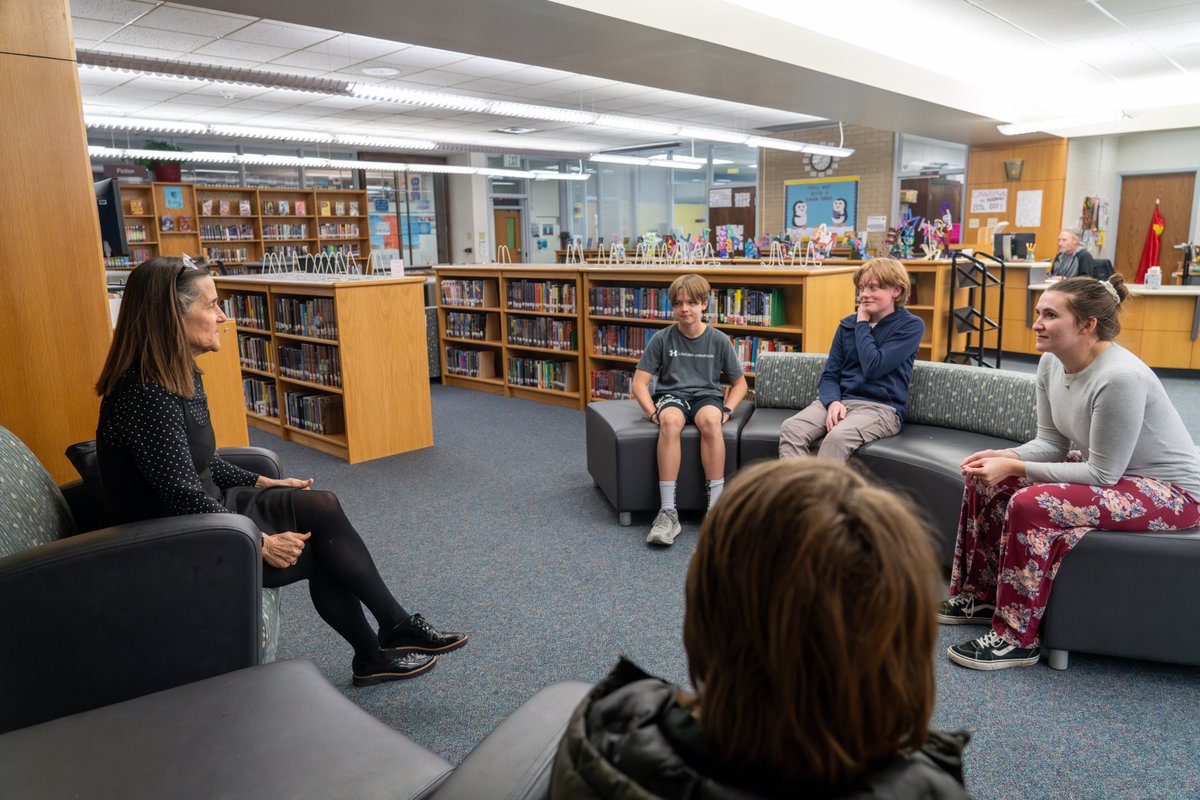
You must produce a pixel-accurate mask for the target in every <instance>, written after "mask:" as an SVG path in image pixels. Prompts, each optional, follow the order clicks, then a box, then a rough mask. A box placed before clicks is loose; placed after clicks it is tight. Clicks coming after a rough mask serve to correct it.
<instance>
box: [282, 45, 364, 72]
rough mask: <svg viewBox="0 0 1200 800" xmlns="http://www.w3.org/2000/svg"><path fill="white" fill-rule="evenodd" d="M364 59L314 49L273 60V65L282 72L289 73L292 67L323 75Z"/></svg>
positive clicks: (298, 51) (299, 51)
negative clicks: (317, 71) (315, 71)
mask: <svg viewBox="0 0 1200 800" xmlns="http://www.w3.org/2000/svg"><path fill="white" fill-rule="evenodd" d="M361 60H362V59H358V58H353V57H351V56H338V55H333V54H332V53H318V52H316V51H315V50H314V49H312V48H310V49H308V50H297V51H295V52H294V53H288V54H287V55H285V56H281V57H280V58H274V59H271V64H274V65H278V69H279V71H280V72H287V71H288V70H290V69H291V68H292V67H304V68H305V69H310V70H320V71H321V74H325V73H326V72H333V71H335V70H338V69H342V68H343V67H348V66H350V65H351V64H355V63H357V62H359V61H361Z"/></svg>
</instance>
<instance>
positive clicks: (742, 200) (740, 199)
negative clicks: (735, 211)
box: [733, 192, 750, 208]
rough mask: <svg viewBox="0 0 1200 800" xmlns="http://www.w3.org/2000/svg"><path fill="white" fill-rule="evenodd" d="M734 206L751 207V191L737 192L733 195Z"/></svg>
mask: <svg viewBox="0 0 1200 800" xmlns="http://www.w3.org/2000/svg"><path fill="white" fill-rule="evenodd" d="M733 207H734V208H749V207H750V193H749V192H735V193H734V195H733Z"/></svg>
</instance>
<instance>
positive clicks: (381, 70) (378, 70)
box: [362, 67, 400, 78]
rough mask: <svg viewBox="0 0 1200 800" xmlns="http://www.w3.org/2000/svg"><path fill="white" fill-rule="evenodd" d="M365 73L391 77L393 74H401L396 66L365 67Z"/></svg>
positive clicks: (373, 75) (379, 76)
mask: <svg viewBox="0 0 1200 800" xmlns="http://www.w3.org/2000/svg"><path fill="white" fill-rule="evenodd" d="M362 74H363V75H370V76H371V77H373V78H389V77H391V76H392V75H399V74H400V70H398V69H396V68H395V67H363V70H362Z"/></svg>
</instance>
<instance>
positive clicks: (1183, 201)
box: [1113, 172, 1196, 283]
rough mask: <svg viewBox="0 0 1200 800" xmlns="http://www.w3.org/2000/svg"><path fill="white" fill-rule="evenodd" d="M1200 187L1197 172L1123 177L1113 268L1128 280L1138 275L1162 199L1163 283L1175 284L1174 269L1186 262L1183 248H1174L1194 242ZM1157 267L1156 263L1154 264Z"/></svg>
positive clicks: (1161, 261) (1161, 252) (1160, 258)
mask: <svg viewBox="0 0 1200 800" xmlns="http://www.w3.org/2000/svg"><path fill="white" fill-rule="evenodd" d="M1195 189H1196V173H1195V172H1168V173H1160V174H1154V175H1125V176H1123V177H1122V179H1121V218H1120V220H1119V221H1118V222H1117V251H1116V255H1115V256H1114V257H1113V267H1114V268H1115V269H1116V271H1117V272H1119V273H1121V274H1122V275H1123V276H1124V277H1125V280H1127V281H1131V282H1132V281H1133V280H1134V279H1135V278H1136V277H1137V270H1138V264H1139V263H1141V260H1142V247H1144V246H1145V244H1146V232H1147V231H1148V230H1149V229H1150V218H1151V217H1152V216H1153V214H1154V203H1155V201H1158V202H1159V212H1160V213H1161V214H1162V216H1163V220H1164V221H1165V222H1164V224H1163V232H1162V237H1161V238H1160V242H1161V247H1160V249H1159V251H1158V263H1159V266H1161V267H1162V271H1163V283H1174V277H1173V275H1172V273H1173V272H1175V271H1177V270H1178V269H1179V268H1180V267H1181V266H1182V262H1183V256H1182V255H1181V252H1180V251H1179V250H1172V249H1171V248H1172V247H1174V246H1175V245H1177V244H1179V243H1180V242H1186V241H1190V240H1189V238H1188V235H1189V232H1190V231H1191V230H1192V195H1193V194H1194V192H1195ZM1151 266H1153V265H1151Z"/></svg>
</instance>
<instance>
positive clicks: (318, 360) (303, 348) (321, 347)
mask: <svg viewBox="0 0 1200 800" xmlns="http://www.w3.org/2000/svg"><path fill="white" fill-rule="evenodd" d="M279 374H280V375H282V376H284V377H286V378H296V379H297V380H302V381H308V382H309V383H323V384H325V385H326V386H337V387H339V388H341V385H342V359H341V355H339V351H338V348H337V347H335V346H332V345H326V344H308V343H304V344H301V345H299V346H298V347H294V346H288V347H282V346H281V347H280V348H279Z"/></svg>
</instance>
